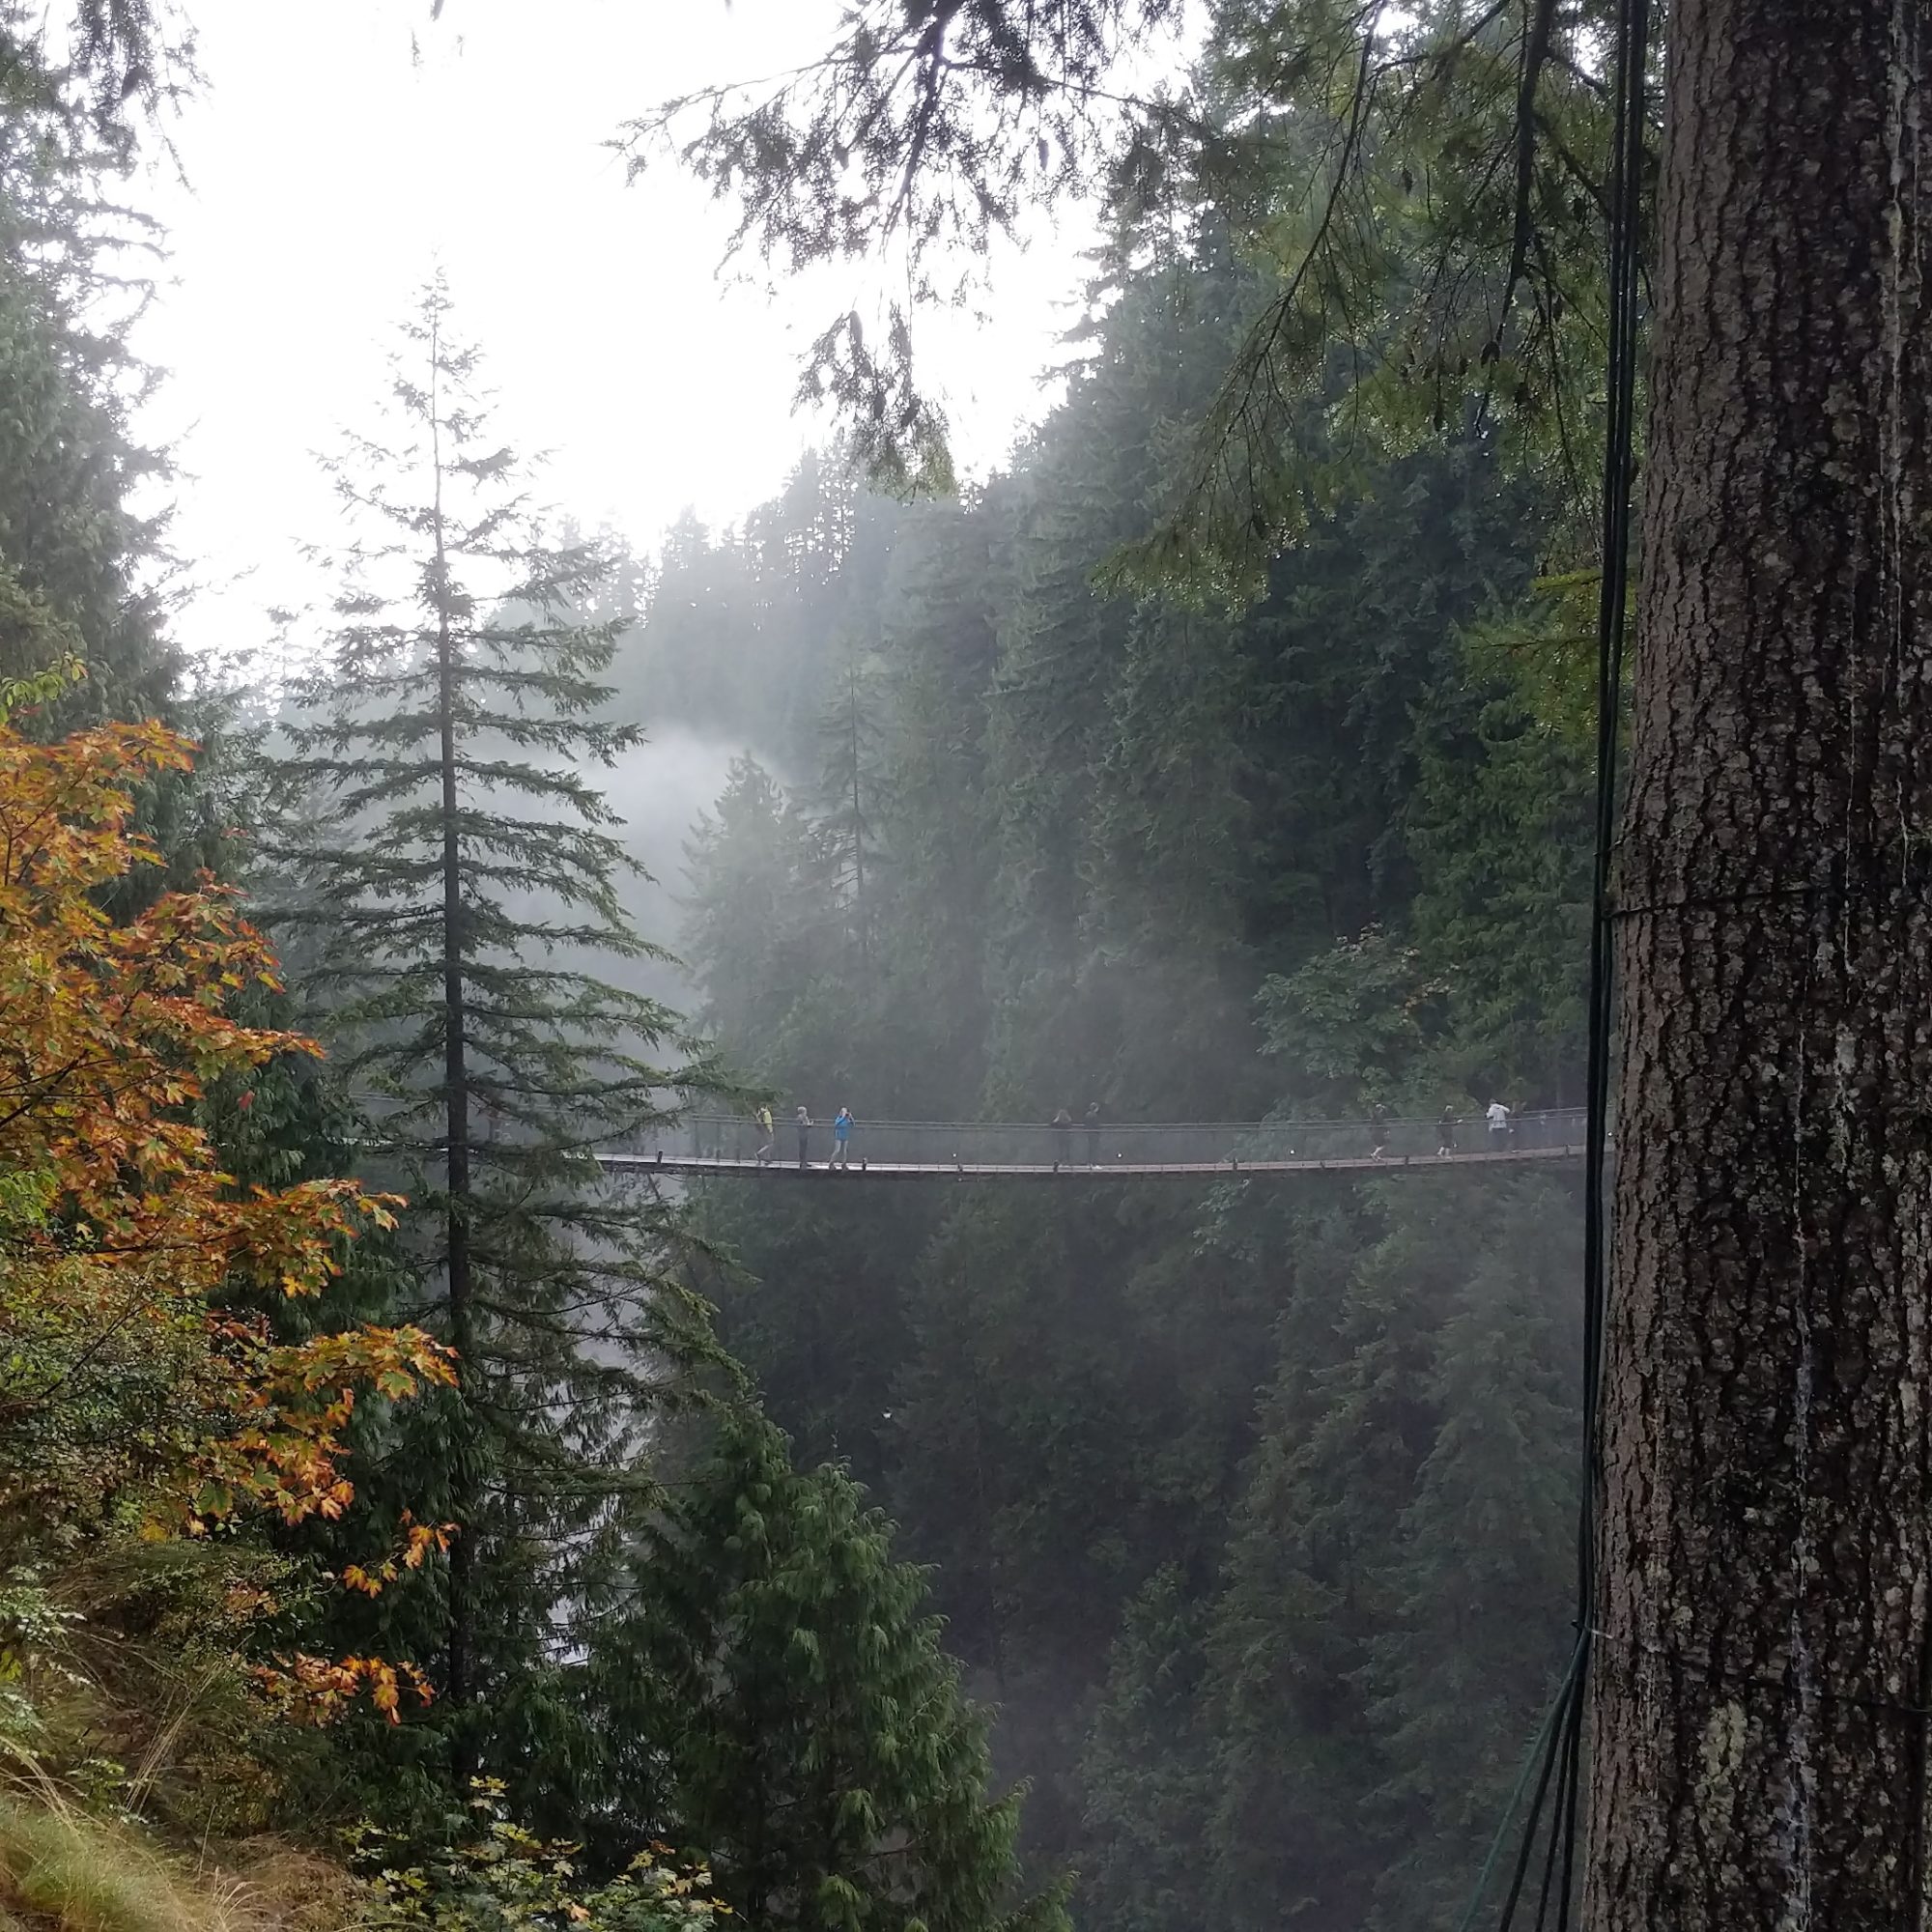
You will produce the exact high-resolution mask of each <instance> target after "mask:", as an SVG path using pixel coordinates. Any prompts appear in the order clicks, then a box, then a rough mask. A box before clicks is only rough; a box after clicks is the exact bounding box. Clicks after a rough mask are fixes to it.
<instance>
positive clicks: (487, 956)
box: [269, 281, 710, 1781]
mask: <svg viewBox="0 0 1932 1932" xmlns="http://www.w3.org/2000/svg"><path fill="white" fill-rule="evenodd" d="M403 343H404V346H403V349H402V350H401V352H400V353H399V355H398V356H397V359H396V365H395V367H396V373H395V378H394V383H393V387H392V392H391V395H392V407H391V412H390V413H391V416H392V418H393V420H394V423H395V426H396V432H397V434H396V439H395V440H393V441H392V442H391V443H389V444H379V443H377V442H374V441H371V440H358V441H356V442H355V444H353V445H352V448H351V450H350V452H349V455H348V456H347V457H346V458H344V459H342V460H340V461H339V462H337V463H336V464H335V465H334V466H333V469H334V474H335V476H336V480H337V487H338V490H339V492H340V494H341V497H342V498H343V501H344V503H345V505H346V506H347V507H348V509H349V510H350V511H351V512H353V513H355V515H356V516H357V517H358V518H359V519H360V520H361V523H362V525H363V526H365V527H368V528H370V530H371V533H370V534H368V535H366V536H362V535H358V538H357V540H356V542H355V544H354V546H353V547H352V548H351V549H350V551H349V552H348V553H347V555H346V557H345V559H344V563H343V567H344V573H345V576H344V586H343V588H342V590H341V591H340V593H339V594H338V596H337V598H336V601H335V605H334V610H335V614H336V618H337V620H338V621H337V629H336V631H335V632H334V635H333V637H332V639H331V640H330V644H329V648H328V649H327V653H326V654H325V656H324V658H323V659H322V661H321V663H320V665H319V667H318V668H317V669H316V671H315V672H314V674H313V675H312V676H311V677H310V678H309V679H308V680H307V681H306V682H305V684H304V685H303V686H302V687H301V689H300V691H299V693H298V698H297V701H296V703H295V705H294V707H293V709H292V710H291V711H290V713H289V714H288V715H287V717H286V718H285V720H284V722H283V726H282V729H283V733H284V736H285V739H286V755H284V756H281V757H279V758H278V759H277V760H276V761H275V762H274V763H273V765H272V766H271V767H270V779H271V781H272V783H273V784H274V786H275V787H276V789H277V793H278V796H279V797H280V798H281V799H282V801H283V802H284V807H285V810H284V816H283V818H282V821H281V827H280V830H279V832H278V834H277V835H276V837H275V838H272V839H271V840H270V841H269V849H270V855H271V858H272V860H273V862H274V863H275V864H276V865H277V866H279V867H282V868H284V870H285V872H286V875H287V878H288V879H289V880H290V881H291V882H294V883H295V884H296V885H298V889H299V890H298V892H293V893H285V894H284V895H283V899H282V903H280V904H279V905H278V906H276V907H275V908H273V912H274V916H275V917H276V919H277V923H279V924H280V925H281V926H282V928H283V929H284V930H285V931H287V932H289V933H290V935H291V937H292V940H294V941H296V942H298V944H299V946H300V948H301V949H302V952H301V956H300V957H299V960H298V963H299V965H300V969H301V974H302V979H303V981H304V984H305V986H306V988H307V990H308V992H309V995H310V997H311V998H312V999H314V1000H315V1001H316V1002H317V1003H318V1004H319V1005H320V1006H321V1007H322V1008H323V1009H324V1013H325V1020H324V1024H325V1025H326V1028H327V1032H328V1033H329V1034H330V1035H331V1036H332V1037H334V1038H335V1039H336V1040H337V1041H338V1042H340V1043H341V1055H340V1057H341V1061H342V1065H343V1066H344V1069H345V1071H346V1073H347V1075H348V1076H349V1077H350V1078H351V1079H352V1081H353V1082H355V1085H356V1086H357V1087H358V1088H359V1089H360V1091H361V1093H362V1094H363V1095H365V1096H366V1104H367V1105H368V1107H369V1110H370V1115H371V1120H372V1124H373V1127H374V1130H375V1132H376V1134H377V1136H378V1139H379V1148H380V1152H379V1156H378V1163H377V1164H378V1170H379V1171H380V1172H383V1173H384V1174H388V1175H394V1176H396V1177H398V1178H399V1179H402V1180H403V1182H404V1184H405V1187H406V1190H407V1191H408V1193H409V1194H410V1196H411V1208H410V1211H409V1217H408V1226H409V1229H410V1231H411V1233H412V1251H413V1257H414V1262H415V1266H416V1271H417V1278H418V1287H417V1289H416V1291H415V1292H416V1294H417V1295H418V1297H419V1300H420V1304H421V1306H422V1308H423V1310H424V1312H425V1313H426V1314H427V1315H429V1316H431V1317H432V1318H433V1319H434V1320H435V1321H437V1322H438V1323H439V1324H440V1329H441V1331H442V1332H443V1333H444V1334H445V1335H446V1336H447V1338H448V1340H449V1341H450V1342H451V1344H452V1345H453V1346H454V1348H455V1349H456V1350H457V1354H458V1358H459V1363H460V1370H459V1384H458V1389H457V1392H456V1396H455V1398H454V1400H453V1401H451V1402H449V1403H446V1404H445V1405H443V1406H442V1408H441V1410H440V1415H439V1417H438V1427H439V1429H440V1435H438V1437H437V1438H436V1439H435V1440H433V1441H427V1440H424V1441H417V1440H412V1442H411V1443H410V1445H409V1452H408V1453H410V1454H411V1455H413V1456H417V1457H421V1458H424V1459H426V1460H427V1461H428V1462H429V1463H430V1464H431V1465H432V1466H434V1467H435V1468H437V1469H438V1470H440V1471H441V1472H443V1475H444V1480H445V1483H446V1492H445V1496H444V1499H443V1507H444V1508H445V1509H446V1513H447V1515H448V1517H449V1519H450V1520H451V1521H452V1522H453V1523H454V1525H455V1538H454V1542H453V1545H452V1548H451V1551H450V1556H449V1562H448V1566H447V1570H446V1572H445V1573H444V1575H443V1577H442V1578H441V1587H442V1591H443V1596H442V1600H441V1605H440V1618H441V1624H442V1629H441V1642H440V1651H441V1659H442V1662H441V1669H440V1679H441V1690H442V1692H443V1702H442V1706H441V1708H442V1709H443V1710H444V1711H445V1712H446V1713H448V1714H449V1717H448V1722H449V1724H450V1727H451V1735H452V1741H453V1747H454V1754H453V1757H452V1759H451V1763H452V1766H453V1768H454V1769H455V1770H456V1771H458V1772H459V1773H460V1772H463V1771H465V1770H467V1769H468V1768H469V1767H470V1766H472V1765H474V1764H477V1763H479V1762H486V1761H487V1762H490V1763H493V1764H495V1765H497V1767H499V1768H501V1769H504V1770H505V1771H514V1772H515V1773H516V1774H517V1775H518V1776H521V1777H523V1778H525V1779H528V1780H532V1781H541V1779H542V1777H543V1776H544V1774H545V1773H546V1772H547V1771H555V1770H558V1768H559V1765H560V1764H561V1765H563V1766H564V1767H565V1769H566V1774H567V1761H568V1758H569V1756H570V1748H571V1747H569V1746H568V1742H567V1740H565V1741H563V1742H559V1741H558V1739H557V1738H556V1737H555V1736H554V1731H555V1728H556V1726H557V1725H559V1724H563V1725H565V1727H566V1728H567V1727H568V1723H569V1722H570V1721H571V1719H569V1714H568V1712H567V1711H564V1710H562V1709H560V1706H559V1700H558V1698H557V1695H556V1684H555V1660H556V1659H557V1658H558V1657H559V1656H560V1655H561V1654H563V1652H564V1651H565V1650H567V1648H568V1646H569V1644H570V1642H571V1641H572V1638H571V1634H570V1633H571V1631H572V1629H573V1628H574V1627H575V1623H576V1620H577V1619H579V1618H581V1617H582V1616H584V1615H586V1614H588V1613H590V1611H591V1610H592V1608H593V1607H594V1605H595V1602H596V1599H597V1594H598V1588H599V1582H598V1579H599V1577H600V1575H601V1574H602V1569H601V1567H600V1566H602V1565H603V1564H604V1562H605V1561H606V1559H607V1558H608V1555H609V1551H610V1548H611V1544H612V1539H613V1538H614V1536H615V1535H616V1533H617V1529H618V1526H619V1523H620V1521H621V1520H622V1519H623V1517H624V1516H625V1514H626V1512H627V1511H628V1510H630V1509H632V1508H634V1507H635V1506H636V1505H637V1502H638V1499H639V1495H640V1494H641V1493H642V1492H645V1491H646V1490H647V1487H648V1486H647V1485H646V1484H645V1483H644V1480H643V1478H642V1476H641V1474H640V1471H639V1462H638V1456H639V1449H640V1447H641V1444H642V1440H643V1434H644V1431H645V1429H646V1427H647V1419H648V1417H649V1415H650V1414H651V1413H652V1412H653V1411H654V1410H655V1409H657V1408H659V1407H660V1406H662V1405H663V1404H664V1402H665V1401H666V1399H667V1398H668V1396H669V1395H671V1394H673V1393H674V1392H675V1387H674V1385H675V1384H679V1383H681V1382H683V1381H684V1380H686V1379H688V1378H689V1377H690V1376H691V1374H692V1373H693V1372H694V1371H695V1370H696V1367H697V1366H698V1365H699V1364H700V1363H701V1362H702V1361H704V1360H705V1359H707V1358H708V1355H709V1352H710V1348H709V1343H708V1340H707V1336H706V1331H705V1328H704V1324H703V1322H702V1321H701V1319H700V1316H699V1312H698V1310H697V1309H696V1305H695V1304H694V1303H693V1302H692V1301H691V1299H690V1297H689V1296H688V1294H687V1293H685V1292H684V1291H683V1290H681V1289H680V1288H678V1287H677V1286H676V1285H675V1284H674V1283H673V1282H672V1280H671V1279H670V1278H669V1276H668V1272H667V1269H666V1262H667V1260H668V1255H669V1253H670V1243H671V1239H672V1222H671V1218H670V1214H669V1210H668V1207H667V1205H666V1204H665V1203H664V1202H663V1201H661V1200H660V1199H658V1198H657V1196H656V1195H655V1194H654V1193H652V1192H648V1191H626V1190H625V1189H624V1188H623V1187H622V1186H621V1185H619V1184H617V1183H612V1182H611V1181H609V1180H607V1179H605V1178H604V1176H603V1175H602V1174H601V1172H600V1170H599V1169H598V1167H597V1164H596V1161H595V1151H596V1149H597V1148H598V1147H599V1146H601V1145H604V1144H606V1143H609V1142H611V1141H613V1140H621V1139H623V1138H624V1137H625V1136H626V1135H630V1134H635V1133H637V1132H638V1131H639V1130H640V1129H641V1128H643V1127H645V1126H647V1125H649V1124H651V1123H652V1122H656V1121H658V1120H661V1119H662V1118H664V1111H665V1107H666V1104H667V1095H668V1092H669V1091H670V1090H676V1089H689V1088H691V1087H692V1086H693V1085H695V1084H700V1083H701V1081H702V1078H703V1075H702V1074H701V1072H700V1071H699V1070H698V1069H696V1068H694V1067H693V1066H690V1065H666V1064H665V1063H664V1062H663V1061H662V1059H661V1058H660V1057H659V1056H660V1055H661V1053H662V1051H663V1049H664V1048H666V1047H667V1046H669V1047H672V1048H676V1047H677V1045H678V1032H677V1023H676V1021H675V1018H674V1016H673V1015H672V1014H670V1013H669V1012H668V1011H667V1010H666V1009H663V1008H662V1007H660V1006H658V1005H657V1004H655V1003H654V1002H652V1001H650V1000H648V999H644V998H641V997H639V996H638V995H635V994H633V993H629V992H626V991H624V990H623V989H621V988H620V987H618V986H616V985H613V984H612V983H611V982H610V981H609V980H606V979H603V978H600V977H598V975H597V973H596V972H595V971H594V970H593V968H594V967H595V966H596V965H597V964H598V963H600V962H605V961H619V960H623V959H636V958H639V957H645V956H649V955H650V953H651V949H650V948H649V947H648V946H647V945H646V944H645V943H644V942H643V941H642V940H641V939H639V936H638V934H637V932H636V930H635V928H634V927H633V926H632V924H631V923H630V921H629V919H628V917H627V916H626V914H625V911H624V908H623V905H622V902H621V899H620V895H619V885H618V882H619V880H620V879H621V878H623V877H625V876H626V874H627V873H629V872H632V871H634V868H633V867H631V866H630V864H629V862H628V861H627V859H626V857H625V854H624V851H623V848H622V846H621V845H620V843H619V842H618V840H617V838H616V837H615V836H614V833H613V831H612V829H611V828H612V827H613V825H614V823H615V821H614V817H613V814H612V813H611V810H610V808H609V807H608V806H607V805H606V804H605V802H604V800H603V799H602V797H601V795H600V794H599V793H598V792H597V791H596V790H595V788H594V787H593V786H592V784H591V783H590V782H589V781H588V779H587V777H586V776H585V773H586V770H587V769H588V768H593V767H595V766H597V765H599V764H609V763H610V762H611V759H612V758H613V757H614V756H615V755H616V754H617V753H619V752H621V751H623V750H625V749H627V748H629V747H630V746H632V745H634V744H635V743H637V742H638V732H637V731H636V729H635V728H634V727H630V726H621V725H611V724H609V723H606V722H602V720H601V719H600V718H599V717H598V715H597V714H598V711H599V708H600V707H601V706H602V705H603V703H604V701H605V699H606V697H607V696H608V694H607V692H606V690H605V688H604V687H602V686H601V685H599V684H598V683H597V682H596V681H595V675H596V673H597V672H598V671H599V670H600V669H601V668H603V667H604V666H605V665H606V663H607V662H608V661H609V658H610V655H611V631H612V625H611V623H605V624H601V625H586V624H584V623H582V622H580V621H579V620H578V619H577V617H576V616H575V614H574V612H575V610H576V609H577V607H578V606H579V605H580V604H581V603H582V602H583V601H584V600H586V599H587V598H588V597H589V596H591V595H592V594H594V592H595V589H596V586H597V585H598V583H599V582H600V581H601V579H602V577H603V574H604V569H605V562H604V559H603V558H602V557H601V556H600V555H599V554H597V553H596V552H595V551H594V550H593V549H591V548H589V547H586V546H583V545H573V546H569V547H565V548H554V547H551V546H549V545H547V544H546V542H545V541H544V539H543V536H542V533H541V530H540V528H539V526H537V524H536V521H535V519H534V517H533V514H532V512H531V511H530V509H529V507H528V504H527V501H526V497H525V496H524V494H523V492H522V486H521V484H520V481H519V471H518V469H517V466H516V463H515V459H514V457H513V456H512V454H511V453H510V452H509V451H507V450H505V449H502V448H500V447H498V446H497V445H496V444H495V443H494V442H492V441H491V440H489V436H488V421H487V416H486V414H485V413H484V412H483V410H482V408H481V406H480V405H479V404H478V402H477V400H476V397H475V392H474V387H473V379H474V372H475V367H476V357H475V354H474V352H473V351H471V350H469V349H468V348H466V347H463V346H462V345H461V344H459V343H457V342H456V341H454V340H453V339H452V337H451V333H450V303H449V298H448V296H447V294H446V292H445V290H444V289H443V287H442V285H441V284H440V281H439V282H437V283H435V284H432V285H431V286H430V287H429V288H428V289H426V290H425V292H424V294H423V296H422V298H421V299H420V301H419V303H418V306H417V311H416V314H415V317H414V318H413V320H412V322H411V323H410V324H409V325H408V326H407V327H405V328H404V330H403ZM566 1781H567V1776H566Z"/></svg>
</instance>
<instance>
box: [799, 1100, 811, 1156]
mask: <svg viewBox="0 0 1932 1932" xmlns="http://www.w3.org/2000/svg"><path fill="white" fill-rule="evenodd" d="M810 1141H811V1116H810V1113H809V1112H808V1111H807V1110H806V1108H805V1106H804V1104H803V1102H801V1103H800V1106H799V1110H798V1164H799V1166H801V1167H809V1166H810V1164H811V1163H810V1159H809V1158H808V1156H809V1155H810Z"/></svg>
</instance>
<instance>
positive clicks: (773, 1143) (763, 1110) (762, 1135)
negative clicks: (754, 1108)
mask: <svg viewBox="0 0 1932 1932" xmlns="http://www.w3.org/2000/svg"><path fill="white" fill-rule="evenodd" d="M778 1144H779V1130H778V1129H777V1128H776V1127H775V1126H773V1125H772V1110H771V1107H770V1105H769V1104H768V1103H767V1102H765V1101H763V1100H760V1101H759V1102H758V1165H759V1166H760V1167H763V1166H764V1164H765V1163H766V1161H768V1160H770V1159H771V1157H772V1154H773V1152H774V1151H776V1149H777V1147H778Z"/></svg>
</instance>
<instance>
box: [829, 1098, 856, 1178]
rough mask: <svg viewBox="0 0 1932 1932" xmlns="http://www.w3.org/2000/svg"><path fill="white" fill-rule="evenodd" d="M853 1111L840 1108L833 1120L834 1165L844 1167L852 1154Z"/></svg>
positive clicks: (847, 1108) (848, 1108)
mask: <svg viewBox="0 0 1932 1932" xmlns="http://www.w3.org/2000/svg"><path fill="white" fill-rule="evenodd" d="M852 1125H853V1122H852V1110H851V1108H850V1107H840V1108H839V1110H838V1113H837V1114H835V1115H834V1116H833V1118H832V1139H833V1143H834V1145H833V1149H832V1165H833V1166H834V1167H843V1166H845V1165H846V1163H847V1161H848V1160H849V1159H850V1157H851V1153H852Z"/></svg>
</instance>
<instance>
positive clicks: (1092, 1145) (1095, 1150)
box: [1086, 1100, 1100, 1167]
mask: <svg viewBox="0 0 1932 1932" xmlns="http://www.w3.org/2000/svg"><path fill="white" fill-rule="evenodd" d="M1086 1125H1087V1165H1088V1166H1089V1167H1098V1166H1099V1165H1100V1103H1099V1101H1097V1100H1089V1101H1088V1102H1087V1120H1086Z"/></svg>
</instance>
